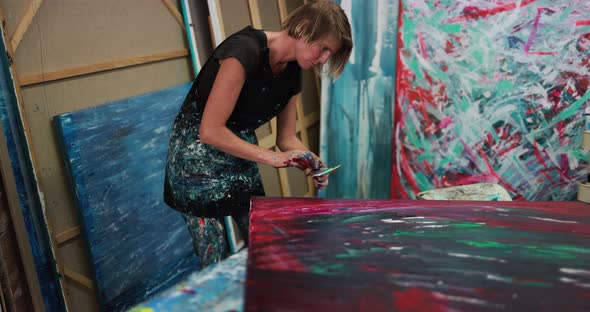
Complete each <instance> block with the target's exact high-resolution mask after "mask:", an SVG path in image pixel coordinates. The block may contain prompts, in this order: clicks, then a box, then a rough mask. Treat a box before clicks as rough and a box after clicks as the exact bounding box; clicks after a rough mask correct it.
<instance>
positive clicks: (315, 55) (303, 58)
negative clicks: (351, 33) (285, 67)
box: [296, 34, 342, 69]
mask: <svg viewBox="0 0 590 312" xmlns="http://www.w3.org/2000/svg"><path fill="white" fill-rule="evenodd" d="M341 45H342V43H341V42H340V40H338V39H336V37H334V35H332V34H329V35H328V36H325V37H324V38H322V39H320V40H318V41H315V42H309V43H308V42H305V38H299V43H298V44H297V48H296V49H297V53H296V56H297V63H299V66H300V67H301V68H303V69H309V68H312V67H314V66H317V65H323V64H326V62H327V61H328V60H329V59H330V57H331V56H332V55H334V53H336V52H337V51H338V50H339V49H340V46H341Z"/></svg>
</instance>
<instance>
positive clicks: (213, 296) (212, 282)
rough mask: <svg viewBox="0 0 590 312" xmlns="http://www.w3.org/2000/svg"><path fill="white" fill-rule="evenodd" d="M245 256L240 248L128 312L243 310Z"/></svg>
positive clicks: (244, 250) (246, 252)
mask: <svg viewBox="0 0 590 312" xmlns="http://www.w3.org/2000/svg"><path fill="white" fill-rule="evenodd" d="M247 256H248V250H247V249H242V250H241V251H239V252H238V253H236V254H234V255H232V256H230V257H229V258H227V259H225V260H223V261H221V262H219V263H216V264H213V265H210V266H208V267H206V268H204V269H203V270H202V271H200V272H195V273H193V274H191V275H190V276H189V277H187V278H186V279H184V280H183V281H181V282H179V283H178V284H176V285H174V286H173V287H170V288H169V289H167V290H166V291H163V292H162V293H159V294H158V295H157V296H154V297H153V298H151V299H150V300H148V301H146V302H143V303H141V304H139V305H137V306H135V307H133V308H132V309H130V310H129V311H128V312H155V311H166V312H185V311H210V312H215V311H220V312H221V311H235V312H238V311H243V310H244V308H243V306H244V288H245V285H244V282H245V281H246V260H247Z"/></svg>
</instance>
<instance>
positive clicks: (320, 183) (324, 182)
mask: <svg viewBox="0 0 590 312" xmlns="http://www.w3.org/2000/svg"><path fill="white" fill-rule="evenodd" d="M313 185H315V187H316V188H317V189H318V190H322V189H324V188H325V187H326V186H328V175H323V176H319V177H313Z"/></svg>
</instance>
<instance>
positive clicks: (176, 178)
mask: <svg viewBox="0 0 590 312" xmlns="http://www.w3.org/2000/svg"><path fill="white" fill-rule="evenodd" d="M229 57H235V58H236V59H237V60H238V61H239V62H240V63H241V64H242V65H243V66H244V68H245V71H246V80H245V82H244V85H243V87H242V90H241V92H240V95H239V97H238V100H237V102H236V105H235V108H234V111H233V112H232V114H231V116H230V117H229V119H228V121H227V124H226V126H227V127H228V129H230V130H231V131H232V132H233V133H234V134H236V135H237V136H238V137H240V138H241V139H243V140H244V141H246V142H249V143H252V144H257V140H256V135H255V133H254V130H255V129H256V128H258V127H259V126H261V125H263V124H264V123H266V122H267V121H269V120H270V119H272V118H273V117H274V116H276V115H277V114H279V113H280V111H281V110H282V109H283V108H284V107H285V106H286V105H287V103H288V102H289V99H291V97H292V96H293V95H295V94H297V93H299V92H300V90H301V74H302V71H301V68H300V67H299V65H298V64H297V62H296V61H293V62H290V63H288V65H287V66H286V68H285V69H284V70H283V72H281V73H280V74H279V75H277V76H274V75H273V73H272V70H271V67H270V63H269V49H268V46H267V40H266V35H265V34H264V32H262V31H260V30H256V29H253V28H252V27H246V28H244V29H242V30H241V31H239V32H237V33H236V34H234V35H232V36H230V37H229V38H227V39H226V40H225V41H224V42H222V43H221V44H220V45H219V47H218V48H217V49H216V50H215V51H214V52H213V54H212V55H211V57H210V58H209V60H208V61H207V62H206V63H205V65H204V66H203V68H202V69H201V71H200V72H199V75H198V76H197V78H196V79H195V81H194V82H193V85H192V87H191V89H190V91H189V93H188V94H187V96H186V98H185V100H184V103H183V105H182V107H181V109H180V112H179V113H178V115H177V116H176V119H175V121H174V126H173V128H172V134H171V136H170V143H169V147H168V156H167V159H166V176H165V181H164V201H165V202H166V203H167V204H168V205H169V206H170V207H172V208H174V209H176V210H178V211H180V212H183V213H187V214H191V215H196V216H206V217H216V216H223V215H229V214H234V213H238V212H244V211H247V209H248V208H249V201H250V197H251V196H264V188H263V186H262V181H261V179H260V175H259V173H258V166H257V165H256V163H254V162H252V161H249V160H245V159H241V158H237V157H234V156H232V155H229V154H227V153H224V152H222V151H220V150H218V149H216V148H215V147H213V146H210V145H207V144H204V143H202V142H201V141H200V138H199V127H200V124H201V117H202V114H203V110H204V108H205V105H206V104H207V98H208V97H209V94H210V93H211V88H212V86H213V82H214V81H215V77H216V76H217V73H218V71H219V67H220V65H219V60H220V59H225V58H229ZM208 105H213V104H208Z"/></svg>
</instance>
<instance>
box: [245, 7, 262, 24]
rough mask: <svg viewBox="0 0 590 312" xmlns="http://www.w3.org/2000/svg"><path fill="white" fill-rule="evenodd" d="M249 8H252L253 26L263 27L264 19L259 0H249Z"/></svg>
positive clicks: (251, 19)
mask: <svg viewBox="0 0 590 312" xmlns="http://www.w3.org/2000/svg"><path fill="white" fill-rule="evenodd" d="M248 9H250V21H251V22H252V27H254V28H256V29H262V19H260V8H259V7H258V0H248Z"/></svg>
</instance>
